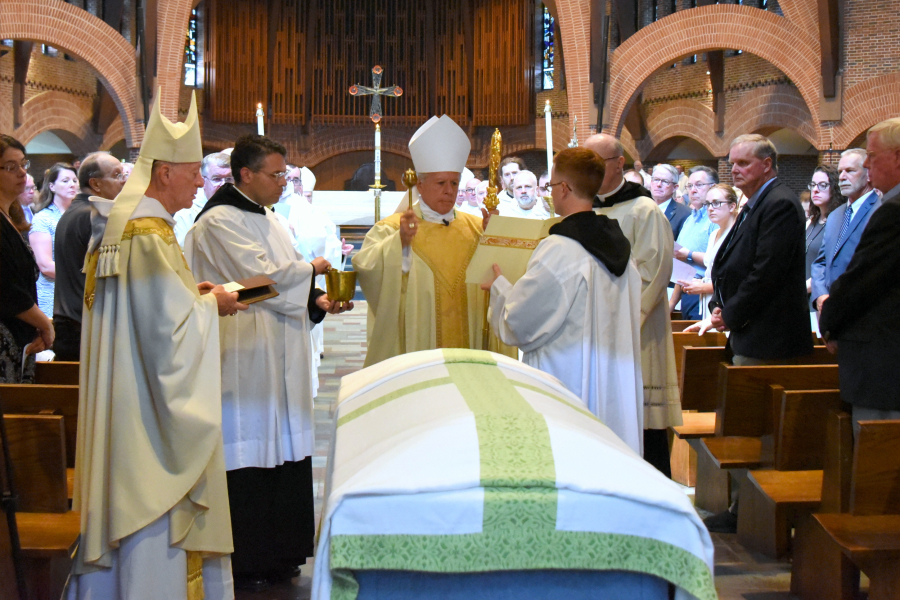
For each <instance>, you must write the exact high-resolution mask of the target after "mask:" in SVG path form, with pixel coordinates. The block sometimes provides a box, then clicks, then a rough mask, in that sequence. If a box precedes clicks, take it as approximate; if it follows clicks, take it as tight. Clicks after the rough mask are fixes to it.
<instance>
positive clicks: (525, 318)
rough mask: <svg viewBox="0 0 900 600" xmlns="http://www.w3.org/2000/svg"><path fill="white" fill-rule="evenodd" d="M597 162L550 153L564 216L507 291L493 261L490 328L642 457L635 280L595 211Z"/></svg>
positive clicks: (615, 231) (615, 233)
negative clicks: (572, 395) (593, 205)
mask: <svg viewBox="0 0 900 600" xmlns="http://www.w3.org/2000/svg"><path fill="white" fill-rule="evenodd" d="M603 174H604V163H603V160H602V159H601V158H600V157H599V156H597V154H596V153H595V152H593V151H591V150H588V149H586V148H569V149H566V150H563V151H562V152H560V153H559V154H557V155H556V158H555V159H554V161H553V170H552V172H551V178H550V183H549V184H548V185H549V186H550V189H551V193H552V194H553V204H554V206H555V208H556V212H557V213H559V214H560V216H562V217H564V219H563V220H562V221H560V222H559V223H557V224H555V225H553V226H552V227H551V228H550V235H549V236H548V237H547V238H545V239H544V240H542V241H541V242H540V243H539V244H538V245H537V248H535V250H534V253H533V254H532V255H531V259H530V260H529V261H528V268H527V269H526V271H525V275H523V276H522V277H521V278H520V279H519V280H518V281H517V282H516V284H515V285H512V284H511V283H510V282H509V281H508V280H507V279H506V278H505V277H504V276H503V274H502V273H501V272H500V268H499V267H498V266H497V265H494V279H492V280H491V281H489V282H487V283H485V284H483V285H482V286H481V287H482V289H485V290H490V292H491V311H490V315H491V328H492V329H493V331H494V332H495V334H496V335H497V336H498V337H499V338H500V340H501V341H503V342H504V343H506V344H509V345H511V346H518V347H519V348H520V349H521V350H523V351H524V353H525V356H524V362H525V363H526V364H528V365H531V366H532V367H535V368H537V369H540V370H541V371H544V372H546V373H549V374H551V375H553V376H555V377H556V378H558V379H559V380H560V381H562V382H563V383H564V384H565V385H566V387H567V388H569V390H571V391H572V392H574V393H575V394H577V395H579V396H581V399H582V400H583V401H584V403H585V405H586V406H587V407H588V408H589V409H590V411H591V412H592V413H594V414H595V415H597V416H598V417H599V418H600V420H601V421H603V423H604V424H605V425H606V426H608V427H609V428H610V429H612V430H613V432H614V433H615V434H616V435H618V436H619V437H620V438H621V439H622V440H623V441H624V442H625V443H626V444H628V446H629V447H630V448H631V449H632V450H634V451H635V452H637V453H638V455H640V454H641V452H642V442H643V420H644V400H643V379H642V377H641V318H640V315H641V275H640V273H638V270H637V267H636V266H635V264H634V262H633V261H632V260H631V244H630V243H629V242H628V239H627V238H626V237H625V235H624V234H623V233H622V230H621V229H620V228H619V224H618V223H617V222H616V221H615V220H613V219H610V218H609V217H607V216H605V215H597V214H594V211H593V208H592V203H593V200H594V196H595V195H596V194H597V190H599V189H600V185H601V184H602V183H603Z"/></svg>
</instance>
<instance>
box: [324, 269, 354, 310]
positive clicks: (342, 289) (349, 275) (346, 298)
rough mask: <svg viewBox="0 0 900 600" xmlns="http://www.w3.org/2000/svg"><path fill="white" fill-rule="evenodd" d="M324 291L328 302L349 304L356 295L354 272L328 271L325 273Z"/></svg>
mask: <svg viewBox="0 0 900 600" xmlns="http://www.w3.org/2000/svg"><path fill="white" fill-rule="evenodd" d="M325 289H326V291H327V292H328V299H329V300H331V301H334V300H337V301H339V302H350V301H351V300H353V296H355V295H356V271H338V270H337V269H328V270H327V271H326V272H325Z"/></svg>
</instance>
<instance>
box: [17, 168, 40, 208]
mask: <svg viewBox="0 0 900 600" xmlns="http://www.w3.org/2000/svg"><path fill="white" fill-rule="evenodd" d="M36 192H37V187H36V186H35V185H34V177H32V176H31V175H29V176H28V178H27V179H26V181H25V191H24V192H22V193H21V194H19V197H18V200H19V204H20V205H22V206H23V207H25V206H31V205H32V204H34V195H35V193H36Z"/></svg>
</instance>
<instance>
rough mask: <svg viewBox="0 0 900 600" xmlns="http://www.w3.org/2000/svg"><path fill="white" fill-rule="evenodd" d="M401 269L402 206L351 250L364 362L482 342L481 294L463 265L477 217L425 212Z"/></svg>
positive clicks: (508, 350) (474, 243) (474, 240)
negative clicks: (440, 219) (362, 317)
mask: <svg viewBox="0 0 900 600" xmlns="http://www.w3.org/2000/svg"><path fill="white" fill-rule="evenodd" d="M413 210H414V211H415V213H416V216H418V217H419V219H420V220H419V224H418V227H419V232H418V234H416V236H415V237H414V238H413V241H412V244H411V246H410V249H411V257H410V258H411V261H409V262H410V263H411V265H410V269H409V272H408V273H403V250H402V248H401V245H400V216H401V215H400V214H399V213H397V214H393V215H391V216H390V217H387V218H386V219H384V220H382V221H380V222H378V223H376V224H375V226H374V227H373V228H372V229H371V230H370V231H369V233H368V235H366V240H365V242H364V243H363V247H362V249H361V250H360V251H359V253H358V254H357V255H356V256H355V257H354V258H353V268H354V270H356V272H357V273H358V277H359V283H360V286H361V287H362V289H363V293H365V295H366V300H367V302H368V306H369V313H368V326H367V334H368V335H367V339H368V353H367V354H366V362H365V366H367V367H368V366H369V365H373V364H375V363H378V362H381V361H382V360H385V359H387V358H391V357H392V356H397V355H399V354H405V353H407V352H416V351H418V350H431V349H434V348H474V349H480V348H481V335H482V331H481V328H482V327H481V326H482V315H483V309H484V294H483V293H482V292H481V290H480V289H479V287H478V286H477V285H475V284H466V269H467V268H468V266H469V260H471V258H472V255H473V254H474V253H475V249H476V248H477V247H478V240H479V239H480V238H481V234H482V230H481V219H480V218H478V217H475V216H473V215H469V214H466V213H463V212H460V211H457V212H456V218H455V219H454V220H453V221H451V222H450V225H444V224H443V223H430V222H427V221H425V220H424V219H423V218H422V211H421V209H420V208H419V205H418V204H416V205H415V206H414V207H413ZM491 349H492V350H494V351H495V352H501V353H502V354H506V355H508V356H511V357H514V358H516V357H517V356H518V354H517V350H516V349H515V348H512V347H509V346H502V347H501V346H500V345H498V343H497V342H496V341H495V340H493V339H492V340H491Z"/></svg>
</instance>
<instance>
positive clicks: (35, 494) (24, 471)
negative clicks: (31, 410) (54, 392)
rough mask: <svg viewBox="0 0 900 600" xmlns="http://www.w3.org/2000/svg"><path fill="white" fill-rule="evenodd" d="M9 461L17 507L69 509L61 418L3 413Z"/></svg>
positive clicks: (54, 509)
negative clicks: (17, 497)
mask: <svg viewBox="0 0 900 600" xmlns="http://www.w3.org/2000/svg"><path fill="white" fill-rule="evenodd" d="M4 421H5V423H6V434H7V440H8V442H9V457H10V460H11V461H12V468H13V477H14V481H15V483H16V493H17V494H18V496H19V502H18V507H17V510H19V511H21V512H38V513H41V512H46V513H64V512H67V511H68V510H69V495H68V489H67V488H68V486H67V481H66V480H67V473H66V434H65V424H64V417H61V416H59V415H14V414H7V415H5V416H4Z"/></svg>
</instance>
